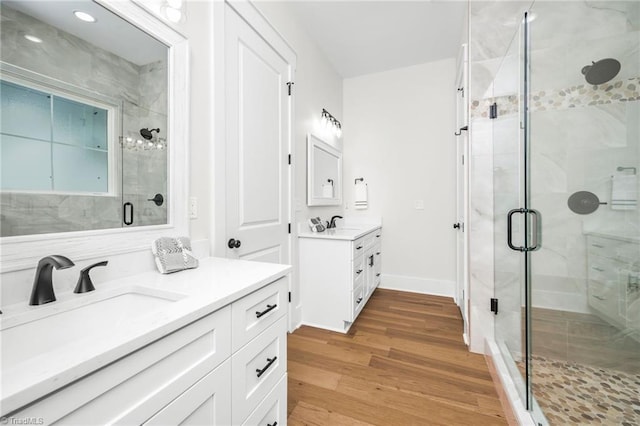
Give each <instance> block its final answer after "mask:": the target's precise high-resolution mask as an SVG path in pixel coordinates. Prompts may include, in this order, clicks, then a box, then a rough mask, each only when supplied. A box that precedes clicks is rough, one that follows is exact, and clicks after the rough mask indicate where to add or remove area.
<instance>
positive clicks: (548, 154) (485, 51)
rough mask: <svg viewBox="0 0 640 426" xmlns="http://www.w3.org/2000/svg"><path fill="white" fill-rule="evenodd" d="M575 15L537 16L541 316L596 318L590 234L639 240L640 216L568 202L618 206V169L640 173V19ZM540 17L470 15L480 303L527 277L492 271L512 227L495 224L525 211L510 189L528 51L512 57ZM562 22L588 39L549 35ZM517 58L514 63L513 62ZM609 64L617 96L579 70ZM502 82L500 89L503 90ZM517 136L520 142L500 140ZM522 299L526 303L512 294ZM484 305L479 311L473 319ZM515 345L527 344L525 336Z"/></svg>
mask: <svg viewBox="0 0 640 426" xmlns="http://www.w3.org/2000/svg"><path fill="white" fill-rule="evenodd" d="M569 3H571V2H543V3H540V4H538V3H536V4H535V5H534V8H533V9H536V8H537V10H536V12H537V13H538V18H537V19H536V21H534V22H533V23H532V30H531V31H532V48H533V51H532V54H531V57H532V59H531V60H532V80H531V81H532V97H531V115H530V117H531V126H532V127H531V128H532V133H531V140H532V162H533V170H532V193H533V195H532V204H534V205H535V208H536V209H538V210H540V211H541V212H542V215H543V226H544V244H543V247H544V248H543V249H542V250H541V251H539V252H536V254H535V261H536V264H534V270H533V272H534V280H535V283H534V304H535V305H537V306H543V307H550V308H554V309H563V310H571V311H582V312H587V311H588V307H587V302H586V297H587V294H586V276H585V275H586V249H585V237H584V232H585V231H588V230H593V229H602V228H604V227H611V226H612V225H613V226H616V227H619V228H622V229H625V230H627V231H628V232H637V231H638V229H637V227H638V211H637V210H633V211H614V210H611V209H610V207H609V206H602V207H600V208H599V209H598V211H597V212H595V213H593V214H591V215H586V216H579V215H576V214H574V213H572V212H571V211H570V210H569V209H568V207H567V198H568V197H569V195H571V194H572V193H573V192H575V191H579V190H585V191H591V192H594V193H595V194H596V195H598V197H599V198H600V199H601V200H602V201H607V202H608V201H610V195H611V176H612V175H613V174H615V173H617V172H616V167H617V166H625V167H638V166H639V165H640V163H639V160H638V159H639V155H638V141H640V130H639V127H640V123H639V121H640V119H639V117H640V103H639V102H638V101H639V100H640V69H639V67H640V48H639V46H638V45H639V43H638V40H640V33H639V32H638V29H640V28H638V22H637V17H635V18H634V17H633V16H629V15H626V14H625V13H626V12H625V11H626V10H625V9H624V8H625V7H628V5H626V4H624V2H619V3H620V4H619V5H613V7H612V8H607V9H596V8H592V7H590V6H589V5H587V4H583V3H578V2H573V3H572V4H569ZM627 3H629V2H627ZM530 5H531V2H528V1H527V2H504V3H503V2H500V4H499V5H498V4H496V3H495V2H471V5H470V64H471V67H470V89H471V99H472V105H471V135H470V136H471V156H472V161H471V171H470V173H471V176H470V179H471V185H472V186H471V194H470V195H471V217H470V221H471V223H470V230H471V231H470V232H471V234H470V237H471V253H472V255H471V265H470V268H471V286H472V292H473V291H474V290H475V291H476V293H480V294H481V295H482V296H483V299H484V298H485V297H486V298H488V297H492V296H490V295H492V294H493V292H494V290H495V291H496V292H501V290H505V288H502V289H501V288H495V287H494V283H495V285H496V286H498V285H500V286H509V285H512V284H517V280H518V276H517V273H518V272H519V268H520V267H519V265H518V264H517V262H512V261H511V260H507V261H506V262H505V260H504V259H503V258H500V262H498V263H501V262H502V265H501V266H503V267H504V268H503V269H500V268H497V269H494V255H495V256H496V258H498V256H502V254H501V253H498V252H497V251H496V252H495V253H494V234H495V238H496V240H497V239H500V238H504V237H505V235H504V234H505V233H504V232H503V231H502V230H501V229H502V227H503V225H504V223H503V222H504V221H503V220H501V219H500V218H498V217H497V216H496V217H494V213H496V215H497V214H498V213H497V212H498V211H503V210H505V209H508V208H513V207H517V205H516V206H507V205H503V204H505V203H513V202H514V197H515V201H516V202H517V201H518V198H517V187H516V188H512V187H511V186H513V183H514V182H515V183H517V182H518V178H519V176H520V164H519V162H518V161H517V157H515V156H516V155H517V154H518V152H517V144H514V143H513V141H514V138H515V139H517V138H518V137H519V134H518V130H517V129H518V127H519V121H520V119H519V100H518V91H519V84H520V83H519V78H520V69H519V63H520V58H519V56H518V55H519V47H517V46H516V48H515V49H513V46H512V49H509V46H510V44H514V43H515V44H517V43H519V36H520V34H519V32H518V26H519V21H520V19H521V18H520V17H522V16H523V15H522V14H523V12H524V11H525V10H526V9H527V8H528V7H529V6H530ZM616 7H617V8H616ZM564 13H569V14H571V22H581V21H582V25H584V26H585V28H587V29H586V30H583V31H582V32H581V28H575V26H574V25H573V24H572V25H570V26H571V29H570V30H568V29H566V28H561V29H558V30H557V31H549V32H548V33H545V32H544V30H543V29H544V27H547V28H550V27H553V26H554V25H555V26H557V27H563V25H565V24H566V23H563V22H558V21H557V20H558V19H560V20H562V17H563V16H567V15H564ZM634 16H635V15H634ZM580 18H582V19H580ZM554 20H556V22H553V21H554ZM596 23H599V25H595V24H596ZM591 24H593V25H591ZM536 25H537V26H536ZM497 28H500V30H497ZM585 31H587V33H585ZM589 31H591V32H589ZM554 37H555V38H554ZM507 51H509V52H511V53H512V52H513V51H515V52H516V53H515V54H511V55H510V56H508V57H505V54H506V53H507ZM604 57H616V58H617V59H619V60H620V61H621V62H622V64H623V68H622V70H621V72H620V74H618V76H617V77H616V78H615V79H614V80H613V81H611V82H609V83H607V84H603V85H599V86H592V85H589V84H587V83H586V82H585V80H584V78H583V76H582V75H581V74H580V69H581V67H580V66H577V65H576V64H582V65H586V64H588V63H589V60H591V59H593V60H598V59H601V58H604ZM585 58H591V59H589V60H587V59H585ZM498 74H500V78H499V80H500V81H499V84H498V82H497V81H494V80H495V78H496V76H497V75H498ZM493 102H496V103H497V104H498V115H499V118H498V119H497V120H489V119H488V106H489V105H490V104H492V103H493ZM514 127H515V129H516V130H515V131H513V130H511V136H510V137H507V138H505V137H504V135H500V134H499V132H501V131H503V130H504V129H514ZM514 147H515V148H514ZM514 159H515V161H514ZM639 170H640V169H639ZM496 242H497V241H496ZM503 245H504V244H503ZM495 247H499V245H495ZM509 271H511V275H509ZM518 295H519V291H518V292H512V293H511V296H512V297H518ZM483 299H479V300H478V302H477V303H479V306H478V309H480V308H481V309H486V307H485V306H486V299H484V300H483ZM513 302H516V301H513ZM475 303H476V302H474V301H472V314H473V309H474V306H473V305H474V304H475ZM501 305H503V304H502V303H501ZM514 306H518V307H519V304H518V303H514ZM518 310H519V309H518ZM513 314H514V315H518V314H519V312H515V311H514V312H513ZM478 316H479V317H480V318H481V317H482V314H481V313H480V312H479V313H478ZM472 323H473V318H472ZM514 333H515V334H514V336H513V338H514V340H516V341H517V340H518V339H519V337H516V334H518V333H519V330H518V331H517V333H516V332H514ZM485 335H487V336H488V335H489V332H487V333H485Z"/></svg>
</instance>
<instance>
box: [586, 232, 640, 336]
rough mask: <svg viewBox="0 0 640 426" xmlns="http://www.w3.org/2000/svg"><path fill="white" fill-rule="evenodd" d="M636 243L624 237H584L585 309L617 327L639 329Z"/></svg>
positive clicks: (638, 252)
mask: <svg viewBox="0 0 640 426" xmlns="http://www.w3.org/2000/svg"><path fill="white" fill-rule="evenodd" d="M639 276H640V244H639V242H638V241H637V240H635V239H632V238H628V237H618V236H615V235H606V234H595V235H594V234H588V235H587V277H588V298H589V306H590V307H591V308H593V309H594V310H595V311H596V312H597V313H598V314H599V315H600V316H601V317H602V318H603V319H605V320H607V321H609V322H611V323H612V324H614V325H616V326H618V327H621V328H640V318H638V315H637V314H636V313H634V312H632V311H634V309H633V308H632V306H635V305H637V304H638V303H640V302H639V300H640V288H639V284H638V282H639Z"/></svg>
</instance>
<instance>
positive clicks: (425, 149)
mask: <svg viewBox="0 0 640 426" xmlns="http://www.w3.org/2000/svg"><path fill="white" fill-rule="evenodd" d="M454 84H455V59H454V58H451V59H445V60H441V61H436V62H431V63H426V64H421V65H416V66H412V67H407V68H401V69H397V70H392V71H388V72H383V73H377V74H371V75H365V76H362V77H355V78H350V79H346V80H345V82H344V126H343V128H344V158H345V167H344V180H345V191H344V192H345V201H346V202H347V206H346V207H347V210H346V213H347V214H350V215H356V216H358V215H371V216H381V217H382V221H383V234H384V237H383V251H384V259H383V263H382V273H383V276H382V278H383V279H382V284H381V286H382V287H385V288H396V289H400V290H407V291H416V292H423V293H430V294H441V295H446V296H451V297H453V295H454V292H455V232H454V230H453V228H452V224H453V222H454V221H455V189H456V187H455V167H454V162H455V140H454V135H453V133H454V127H455V96H454V94H455V88H454ZM358 177H363V178H364V179H365V182H366V183H367V184H368V189H369V209H367V210H353V196H354V179H355V178H358ZM416 202H418V203H419V202H423V203H424V209H417V208H416Z"/></svg>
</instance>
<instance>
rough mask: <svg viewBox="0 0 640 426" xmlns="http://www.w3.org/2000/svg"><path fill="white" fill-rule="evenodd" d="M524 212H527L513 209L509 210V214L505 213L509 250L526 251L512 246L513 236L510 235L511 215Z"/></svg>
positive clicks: (511, 230)
mask: <svg viewBox="0 0 640 426" xmlns="http://www.w3.org/2000/svg"><path fill="white" fill-rule="evenodd" d="M526 212H527V211H526V210H525V209H513V210H509V213H507V245H508V246H509V248H510V249H511V250H515V251H527V248H526V247H521V246H514V245H513V235H512V234H513V215H514V214H516V213H520V214H523V213H526Z"/></svg>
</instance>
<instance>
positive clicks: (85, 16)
mask: <svg viewBox="0 0 640 426" xmlns="http://www.w3.org/2000/svg"><path fill="white" fill-rule="evenodd" d="M73 14H74V15H75V17H76V18H78V19H79V20H81V21H84V22H89V23H94V22H97V21H98V20H97V19H96V18H94V17H93V16H91V15H89V14H88V13H87V12H83V11H81V10H74V11H73Z"/></svg>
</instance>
